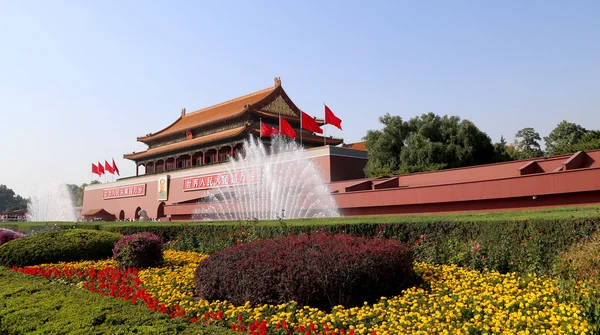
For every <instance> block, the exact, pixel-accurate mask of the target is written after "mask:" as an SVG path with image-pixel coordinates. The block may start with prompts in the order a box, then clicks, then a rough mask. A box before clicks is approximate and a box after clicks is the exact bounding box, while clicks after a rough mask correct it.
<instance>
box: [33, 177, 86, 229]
mask: <svg viewBox="0 0 600 335" xmlns="http://www.w3.org/2000/svg"><path fill="white" fill-rule="evenodd" d="M27 212H28V221H42V222H57V221H76V220H77V218H76V217H75V210H74V209H73V200H72V199H71V194H70V193H69V190H68V189H67V185H65V184H61V183H58V182H57V181H55V180H49V181H48V182H46V183H45V184H44V185H43V186H42V187H39V188H37V189H36V191H35V193H34V194H33V195H32V197H31V202H30V203H29V204H28V205H27Z"/></svg>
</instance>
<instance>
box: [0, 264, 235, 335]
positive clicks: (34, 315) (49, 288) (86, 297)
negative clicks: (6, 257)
mask: <svg viewBox="0 0 600 335" xmlns="http://www.w3.org/2000/svg"><path fill="white" fill-rule="evenodd" d="M131 333H137V334H200V335H202V334H205V335H225V334H235V333H234V332H232V331H230V330H228V329H224V328H220V327H213V326H206V325H204V324H198V323H196V324H192V323H189V322H187V321H185V320H183V319H180V318H179V319H173V320H171V319H170V318H169V317H168V316H166V315H163V314H160V313H154V312H152V311H150V310H149V309H147V308H146V307H144V306H136V305H132V304H131V302H128V301H123V300H119V299H116V298H111V297H105V296H102V295H99V294H95V293H91V292H89V291H87V290H86V289H79V288H76V287H74V286H68V285H66V284H63V283H59V282H50V281H48V280H47V279H44V278H39V277H33V276H28V275H24V274H20V273H15V272H13V271H10V270H7V269H5V268H1V267H0V334H77V335H79V334H131Z"/></svg>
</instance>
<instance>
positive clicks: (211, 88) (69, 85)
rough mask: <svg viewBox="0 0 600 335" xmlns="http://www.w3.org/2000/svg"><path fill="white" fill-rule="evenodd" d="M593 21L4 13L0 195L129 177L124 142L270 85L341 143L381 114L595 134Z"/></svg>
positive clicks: (314, 12) (469, 9)
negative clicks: (276, 84) (100, 173)
mask: <svg viewBox="0 0 600 335" xmlns="http://www.w3.org/2000/svg"><path fill="white" fill-rule="evenodd" d="M599 17H600V2H599V1H515V0H513V1H495V2H492V1H390V2H381V1H369V2H367V1H272V2H264V1H235V2H234V1H211V2H208V1H190V2H183V1H160V2H158V1H156V2H155V1H3V2H2V3H0V125H1V129H2V130H1V131H2V137H1V138H2V144H0V160H1V164H0V184H7V185H8V186H9V187H11V188H13V189H14V190H16V191H17V192H18V193H20V194H22V195H24V196H29V195H30V194H31V190H32V189H33V188H34V187H36V185H38V184H39V183H42V182H43V180H44V177H45V176H51V177H55V178H59V180H61V181H64V182H66V183H76V184H81V183H83V182H89V181H90V164H91V163H92V162H93V161H98V160H102V161H103V160H104V159H109V160H110V159H111V158H113V157H114V158H115V160H116V161H117V164H118V165H119V166H120V169H121V171H122V174H124V175H131V174H133V173H134V164H133V163H132V162H130V161H126V160H124V159H123V158H122V155H123V154H124V153H128V152H132V151H141V150H143V149H145V147H144V145H143V144H141V143H137V142H136V141H135V138H136V136H140V135H144V134H146V133H148V132H154V131H158V130H160V129H162V128H163V127H164V126H166V125H168V124H170V123H171V122H173V121H174V120H175V119H176V118H177V117H178V116H179V114H180V111H181V108H184V107H185V108H187V110H188V111H191V110H196V109H199V108H202V107H205V106H208V105H211V104H214V103H218V102H221V101H223V100H226V99H231V98H234V97H237V96H239V95H243V94H247V93H250V92H253V91H256V90H259V89H262V88H265V87H268V86H270V85H272V83H273V77H275V76H281V79H282V83H283V87H284V88H285V90H286V91H287V92H288V94H289V95H290V97H291V98H292V100H294V102H296V104H297V105H298V106H299V107H300V108H302V109H304V110H305V111H307V112H308V113H311V114H318V115H321V114H320V113H322V103H323V102H326V103H327V104H328V105H329V106H330V107H331V108H332V109H333V111H334V112H335V113H336V114H337V115H338V116H340V117H341V118H342V119H343V126H344V131H343V132H339V131H335V132H334V131H328V134H332V135H335V136H342V137H343V138H344V139H345V141H346V142H348V143H349V142H354V141H360V140H361V138H362V137H363V136H364V134H365V132H366V131H367V130H368V129H374V128H379V127H380V125H379V124H378V121H377V118H378V117H379V116H380V115H382V114H384V113H386V112H390V113H392V114H395V115H401V116H402V117H404V118H410V117H412V116H415V115H418V114H421V113H426V112H434V113H437V114H442V115H443V114H449V115H459V116H461V117H462V118H466V119H469V120H471V121H473V122H475V123H476V124H477V126H478V127H479V128H481V129H482V130H483V131H485V132H487V133H488V134H489V135H490V137H491V138H492V140H494V141H497V140H499V139H500V136H501V135H504V136H505V137H507V139H508V140H509V141H511V140H512V139H513V135H514V133H515V132H516V131H517V130H519V129H521V128H524V127H534V128H535V129H536V130H537V131H538V132H540V134H541V135H542V136H544V135H546V134H547V133H548V132H549V131H551V130H552V129H553V128H554V126H555V125H556V124H557V123H558V122H559V121H561V120H562V119H567V120H569V121H572V122H576V123H579V124H581V125H583V126H584V127H586V128H590V129H600V20H599V19H598V18H599ZM329 130H331V128H329Z"/></svg>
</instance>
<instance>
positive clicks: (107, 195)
mask: <svg viewBox="0 0 600 335" xmlns="http://www.w3.org/2000/svg"><path fill="white" fill-rule="evenodd" d="M143 195H146V184H138V185H130V186H123V187H116V188H109V189H106V190H104V191H103V194H102V198H103V199H113V198H126V197H139V196H143Z"/></svg>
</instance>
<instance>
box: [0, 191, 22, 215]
mask: <svg viewBox="0 0 600 335" xmlns="http://www.w3.org/2000/svg"><path fill="white" fill-rule="evenodd" d="M27 202H28V200H27V199H25V198H23V197H21V196H20V195H17V194H15V192H14V191H13V190H12V189H10V188H8V187H7V186H6V185H0V213H4V212H9V211H14V210H22V209H26V208H27Z"/></svg>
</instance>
